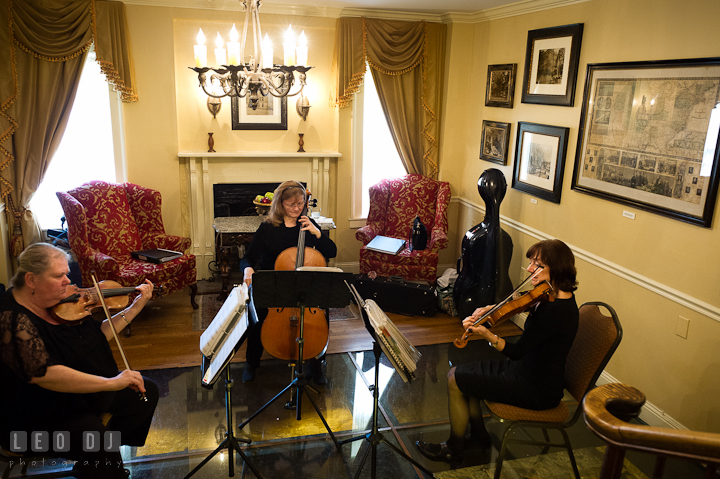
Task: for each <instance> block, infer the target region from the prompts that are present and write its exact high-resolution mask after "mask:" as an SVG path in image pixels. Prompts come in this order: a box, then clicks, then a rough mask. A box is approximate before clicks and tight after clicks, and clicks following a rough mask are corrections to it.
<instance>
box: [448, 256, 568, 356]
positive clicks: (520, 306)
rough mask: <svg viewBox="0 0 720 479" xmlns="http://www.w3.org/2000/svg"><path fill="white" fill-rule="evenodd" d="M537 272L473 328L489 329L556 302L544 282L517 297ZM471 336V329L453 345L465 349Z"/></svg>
mask: <svg viewBox="0 0 720 479" xmlns="http://www.w3.org/2000/svg"><path fill="white" fill-rule="evenodd" d="M539 270H540V268H538V271H537V272H539ZM537 272H536V273H534V274H533V275H532V276H530V278H528V280H526V281H525V282H523V283H522V284H521V285H520V286H518V288H516V289H515V291H513V293H512V294H510V296H508V297H507V298H505V299H504V300H503V301H501V302H500V303H498V304H496V305H495V306H494V307H493V308H492V309H491V310H490V311H487V312H486V313H485V314H483V315H482V316H481V317H480V318H478V320H477V321H475V322H474V323H473V324H472V326H471V327H475V326H479V325H481V324H487V327H493V326H495V325H497V324H500V323H502V322H503V321H505V320H507V319H509V318H511V317H513V316H515V315H516V314H518V313H521V312H523V311H525V310H526V309H528V308H530V307H532V306H534V305H536V304H538V303H540V302H542V301H550V302H552V301H554V300H555V298H554V297H553V296H552V290H553V287H552V286H551V285H550V283H548V282H547V281H543V282H542V283H540V284H538V285H537V286H535V288H533V289H532V290H530V291H528V292H526V293H522V294H521V295H519V296H518V295H517V294H518V293H517V291H518V289H519V288H520V287H522V286H523V285H524V284H525V283H527V281H529V280H530V279H532V277H533V276H535V274H537ZM470 335H472V331H471V330H470V328H467V329H466V330H465V332H464V333H463V335H462V337H461V338H457V339H456V340H455V341H453V344H454V345H455V347H458V348H464V347H465V346H466V345H467V342H468V338H469V337H470Z"/></svg>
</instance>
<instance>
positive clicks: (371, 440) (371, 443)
mask: <svg viewBox="0 0 720 479" xmlns="http://www.w3.org/2000/svg"><path fill="white" fill-rule="evenodd" d="M347 287H348V289H350V290H351V291H352V294H353V296H354V297H355V302H356V303H357V305H358V309H359V310H360V314H361V316H362V318H363V322H364V323H365V329H367V331H368V333H370V336H372V338H373V353H374V355H375V384H374V385H373V386H372V387H371V389H372V392H373V416H372V417H373V419H372V429H371V430H370V432H369V433H368V434H363V435H361V436H356V437H352V438H350V439H345V440H344V441H342V442H340V444H341V445H342V444H347V443H349V442H354V441H358V440H360V439H363V438H364V439H366V440H367V442H368V447H367V449H365V454H363V458H362V461H360V466H359V467H358V469H357V472H356V473H355V479H358V478H359V477H360V473H362V470H363V467H364V466H365V461H366V460H367V457H368V454H369V453H370V452H371V451H372V463H371V469H370V472H371V474H370V477H371V478H372V479H375V476H376V473H377V446H378V444H385V445H387V446H388V447H390V449H392V450H393V451H395V453H396V454H397V455H398V456H400V457H402V458H404V459H405V460H407V461H409V462H410V463H411V464H412V465H414V466H415V467H417V468H418V469H420V470H421V471H422V472H424V473H425V474H427V475H428V476H430V477H435V476H433V473H432V472H430V471H428V470H427V469H426V468H425V467H423V466H422V465H421V464H420V463H418V462H417V461H415V459H413V458H412V457H410V456H408V455H407V454H405V453H404V452H403V451H401V450H400V449H399V448H398V447H397V446H395V445H394V444H392V443H391V442H389V441H388V440H387V439H385V438H384V437H383V435H382V433H381V432H380V431H379V429H378V403H379V401H380V388H379V387H378V384H380V357H381V356H382V354H383V350H382V348H381V346H380V344H381V343H380V339H379V338H378V336H377V333H376V332H375V328H373V326H372V324H370V318H369V317H368V314H367V311H365V308H364V307H363V305H364V301H363V299H362V298H361V297H360V295H359V294H358V292H357V290H356V289H355V287H354V286H350V285H349V284H348V285H347ZM390 363H391V364H392V360H391V361H390ZM410 380H411V379H410V378H408V381H410Z"/></svg>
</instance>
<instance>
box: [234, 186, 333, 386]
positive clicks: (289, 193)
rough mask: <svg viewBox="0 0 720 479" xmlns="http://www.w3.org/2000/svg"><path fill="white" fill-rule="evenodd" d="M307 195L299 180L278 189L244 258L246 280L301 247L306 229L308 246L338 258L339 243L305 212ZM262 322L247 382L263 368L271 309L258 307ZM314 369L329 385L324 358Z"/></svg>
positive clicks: (252, 337)
mask: <svg viewBox="0 0 720 479" xmlns="http://www.w3.org/2000/svg"><path fill="white" fill-rule="evenodd" d="M306 204H307V195H306V192H305V188H304V187H303V185H302V184H301V183H299V182H297V181H292V180H291V181H285V182H283V183H281V184H280V186H278V187H277V189H276V190H275V193H274V196H273V200H272V204H271V205H270V211H269V212H268V214H267V218H266V219H265V221H264V222H262V223H261V224H260V226H259V227H258V229H257V231H256V232H255V235H254V236H253V239H252V241H251V242H250V246H249V247H248V249H247V252H246V254H245V257H244V258H243V259H242V260H241V261H240V270H241V271H243V281H244V282H245V283H246V284H247V285H248V286H250V284H251V283H252V275H253V273H254V272H255V270H258V269H262V270H272V269H275V260H276V259H277V257H278V256H279V255H280V253H282V252H283V251H285V250H286V249H288V248H293V247H297V244H298V235H299V234H300V232H301V231H303V232H305V233H304V234H305V246H307V247H310V248H315V249H317V250H318V251H319V252H320V253H322V255H323V256H324V257H325V258H326V259H328V258H334V257H335V256H336V255H337V246H335V243H334V242H333V240H331V239H330V238H329V237H327V236H324V235H322V234H321V232H320V227H319V226H318V225H317V223H315V222H314V221H313V220H312V219H310V218H308V217H307V216H306V215H304V214H303V212H304V210H305V206H306ZM257 314H258V322H257V323H256V324H255V325H254V326H253V328H252V329H251V330H250V332H249V334H248V338H247V352H246V356H245V358H246V362H245V370H244V371H243V376H242V377H243V381H245V382H248V381H252V380H253V379H255V370H256V369H257V368H259V367H260V357H261V356H262V354H263V346H262V342H261V339H260V332H261V328H262V323H263V321H264V320H265V318H266V317H267V314H268V311H267V310H262V311H261V310H258V312H257ZM309 365H310V371H311V373H312V377H313V381H314V382H315V383H316V384H319V385H322V384H325V377H324V374H323V372H322V362H321V360H310V361H309Z"/></svg>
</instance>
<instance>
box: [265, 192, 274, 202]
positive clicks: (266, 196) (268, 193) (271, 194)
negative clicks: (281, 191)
mask: <svg viewBox="0 0 720 479" xmlns="http://www.w3.org/2000/svg"><path fill="white" fill-rule="evenodd" d="M274 196H275V193H271V192H269V191H268V192H267V193H265V198H267V199H269V200H270V201H272V199H273V197H274Z"/></svg>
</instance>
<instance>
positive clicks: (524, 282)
mask: <svg viewBox="0 0 720 479" xmlns="http://www.w3.org/2000/svg"><path fill="white" fill-rule="evenodd" d="M543 269H545V267H544V266H538V267H537V269H535V271H533V273H532V274H531V275H530V276H528V277H527V279H526V280H525V281H523V282H522V283H520V284H519V285H518V287H517V288H515V289H514V290H513V291H512V293H510V294H509V295H508V296H507V298H505V299H503V300H502V301H500V302H499V303H498V304H496V305H495V306H493V308H492V309H491V310H490V311H487V312H486V313H485V314H483V315H482V316H481V317H480V318H478V319H477V320H476V321H475V322H474V323H473V326H477V325H479V324H482V321H483V320H484V319H485V318H487V317H488V316H490V315H491V314H493V313H494V312H495V311H497V310H498V309H500V308H501V307H502V306H503V305H504V304H505V303H507V302H508V301H510V300H511V299H512V298H514V297H515V295H516V294H517V293H518V292H519V291H520V289H522V288H523V287H524V286H525V285H526V284H527V283H528V281H531V280H532V279H533V278H534V277H535V276H537V275H538V274H540V273H541V272H542V270H543Z"/></svg>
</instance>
